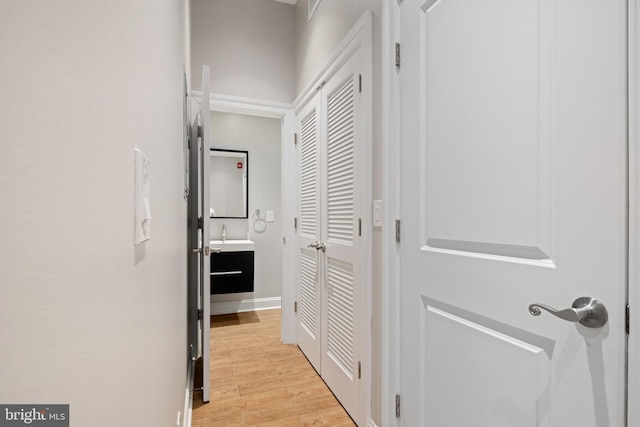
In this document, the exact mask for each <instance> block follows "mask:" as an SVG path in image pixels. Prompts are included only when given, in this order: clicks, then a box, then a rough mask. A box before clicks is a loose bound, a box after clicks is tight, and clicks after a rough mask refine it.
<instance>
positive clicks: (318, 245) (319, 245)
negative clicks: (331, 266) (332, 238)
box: [307, 240, 327, 252]
mask: <svg viewBox="0 0 640 427" xmlns="http://www.w3.org/2000/svg"><path fill="white" fill-rule="evenodd" d="M307 247H308V248H315V250H316V251H317V250H321V251H322V252H326V251H327V247H326V246H325V244H324V243H320V242H318V241H317V240H316V241H315V242H313V243H310V244H308V245H307Z"/></svg>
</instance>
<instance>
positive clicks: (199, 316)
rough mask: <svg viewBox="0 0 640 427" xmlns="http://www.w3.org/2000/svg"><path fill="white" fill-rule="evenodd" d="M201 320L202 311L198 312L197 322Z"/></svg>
mask: <svg viewBox="0 0 640 427" xmlns="http://www.w3.org/2000/svg"><path fill="white" fill-rule="evenodd" d="M200 319H202V310H198V320H200Z"/></svg>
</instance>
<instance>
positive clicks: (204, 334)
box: [197, 65, 211, 402]
mask: <svg viewBox="0 0 640 427" xmlns="http://www.w3.org/2000/svg"><path fill="white" fill-rule="evenodd" d="M209 86H210V74H209V66H207V65H205V66H203V67H202V102H201V103H200V106H199V107H200V111H199V112H198V123H199V128H200V129H199V131H198V134H197V135H199V136H200V137H199V153H198V154H199V175H200V185H199V190H200V191H199V196H198V198H199V200H200V204H199V205H200V212H199V217H200V219H201V221H200V222H201V224H202V227H201V228H200V230H201V234H200V251H199V253H198V256H199V260H200V331H201V352H200V357H202V401H203V402H208V401H209V399H210V388H211V384H210V374H211V367H210V361H209V359H210V355H211V351H210V345H209V344H210V343H209V336H210V328H211V324H210V323H211V318H210V315H211V307H210V299H211V291H210V289H211V283H210V270H211V265H210V264H209V263H210V256H209V254H210V248H209V242H210V235H209V207H210V206H211V203H210V197H209V196H210V192H209V186H210V179H209V176H210V166H211V163H210V154H209V151H210V150H209V148H210V146H211V140H210V132H211V125H210V121H211V115H210V113H209Z"/></svg>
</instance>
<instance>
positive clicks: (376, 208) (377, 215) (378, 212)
mask: <svg viewBox="0 0 640 427" xmlns="http://www.w3.org/2000/svg"><path fill="white" fill-rule="evenodd" d="M373 226H374V227H382V200H374V201H373Z"/></svg>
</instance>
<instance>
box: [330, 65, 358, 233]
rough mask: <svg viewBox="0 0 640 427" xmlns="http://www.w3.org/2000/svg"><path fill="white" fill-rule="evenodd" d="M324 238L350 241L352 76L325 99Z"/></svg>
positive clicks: (352, 189) (352, 186) (351, 202)
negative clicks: (325, 218) (325, 229)
mask: <svg viewBox="0 0 640 427" xmlns="http://www.w3.org/2000/svg"><path fill="white" fill-rule="evenodd" d="M327 116H328V117H327V175H328V176H327V222H326V223H327V238H328V240H329V241H332V240H333V241H338V242H341V243H350V242H352V240H353V230H352V227H353V199H354V193H353V191H354V185H353V161H354V159H353V152H354V148H353V143H354V139H353V132H354V131H353V120H354V99H353V76H349V78H348V79H347V80H345V81H344V83H342V85H340V86H339V87H338V88H337V89H336V90H335V92H334V93H333V94H331V95H329V96H328V99H327Z"/></svg>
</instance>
